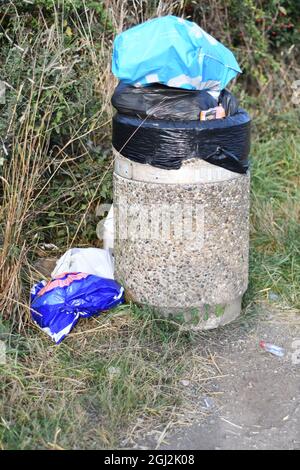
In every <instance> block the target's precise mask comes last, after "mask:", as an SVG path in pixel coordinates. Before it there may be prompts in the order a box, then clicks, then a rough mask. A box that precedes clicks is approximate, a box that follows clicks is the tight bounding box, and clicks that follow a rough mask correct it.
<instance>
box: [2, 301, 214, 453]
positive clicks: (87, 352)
mask: <svg viewBox="0 0 300 470" xmlns="http://www.w3.org/2000/svg"><path fill="white" fill-rule="evenodd" d="M1 337H2V339H3V340H6V341H7V343H8V347H7V364H6V365H5V366H0V367H1V373H2V402H1V405H0V415H1V423H0V446H1V447H2V448H5V449H16V448H17V449H28V448H35V449H38V448H49V449H53V448H72V449H78V448H82V449H85V448H105V447H110V448H111V447H114V446H118V445H120V442H122V444H123V446H127V447H128V446H132V445H133V444H134V443H135V442H136V440H137V439H139V438H141V437H145V435H146V434H145V433H146V430H150V429H151V431H152V432H155V431H156V433H157V439H158V438H159V436H160V434H161V432H162V431H163V429H164V427H165V426H170V424H173V425H174V424H175V423H176V422H177V421H178V420H180V421H181V422H183V418H182V417H181V415H180V413H181V404H182V398H183V395H184V394H185V387H184V386H183V385H182V384H181V380H182V379H188V380H189V381H190V383H191V385H194V386H195V387H196V389H197V393H199V391H200V389H202V391H203V390H205V379H209V378H211V377H212V376H214V375H217V373H218V372H217V369H216V367H215V365H214V363H213V362H212V360H211V359H203V361H199V351H198V350H197V345H195V344H194V345H193V344H192V343H191V340H190V338H189V337H188V336H187V335H179V334H178V331H176V330H172V329H171V328H170V327H169V326H168V325H167V326H166V325H164V324H159V325H158V322H157V320H154V319H153V318H152V317H151V315H150V314H147V313H146V312H143V315H142V317H141V312H140V311H139V310H137V309H136V308H134V309H133V312H132V311H130V310H129V308H128V307H125V308H124V307H123V308H122V309H118V310H117V311H116V312H115V313H112V314H110V315H109V317H108V318H102V319H101V318H99V319H92V320H91V321H89V322H86V323H85V322H84V321H83V322H82V323H81V325H80V326H79V327H78V328H77V329H76V331H75V332H74V333H73V334H72V335H71V336H70V338H69V340H68V341H67V342H64V343H63V344H62V345H61V346H60V347H55V346H54V345H52V344H51V343H49V341H48V340H47V339H46V338H45V337H44V336H43V335H41V334H40V333H39V332H38V331H37V330H35V329H29V330H28V331H27V333H26V335H25V336H24V335H19V334H16V333H13V334H11V332H10V329H9V325H7V326H5V324H3V325H2V333H1ZM187 348H188V351H187ZM200 357H201V356H200ZM200 379H201V381H200ZM3 398H5V399H4V400H3ZM186 399H188V398H186ZM185 411H186V406H185ZM184 419H185V421H186V422H187V421H188V415H186V417H185V418H184ZM79 430H80V432H79ZM79 436H80V437H79Z"/></svg>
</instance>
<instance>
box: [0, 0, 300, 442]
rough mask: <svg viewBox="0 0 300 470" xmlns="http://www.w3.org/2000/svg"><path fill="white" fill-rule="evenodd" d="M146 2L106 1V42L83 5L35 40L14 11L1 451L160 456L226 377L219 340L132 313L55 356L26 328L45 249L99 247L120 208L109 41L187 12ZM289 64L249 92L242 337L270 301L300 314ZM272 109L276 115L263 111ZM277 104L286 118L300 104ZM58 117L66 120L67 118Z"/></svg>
mask: <svg viewBox="0 0 300 470" xmlns="http://www.w3.org/2000/svg"><path fill="white" fill-rule="evenodd" d="M83 3H84V2H83ZM150 3H151V2H138V1H133V2H130V5H131V8H130V10H129V7H128V2H124V1H120V0H112V1H109V2H108V1H107V2H105V4H106V7H107V8H106V12H107V15H108V16H107V19H106V20H105V21H104V24H102V23H101V28H102V27H103V30H102V29H101V28H100V27H99V24H98V23H97V22H96V25H98V27H99V31H97V34H96V37H97V39H95V13H94V12H93V10H91V9H90V10H87V9H86V10H85V11H84V14H82V12H79V10H78V9H76V8H74V14H73V16H72V18H71V19H70V18H67V19H66V20H67V24H65V22H64V18H62V17H61V13H60V14H58V12H57V13H56V14H55V15H54V22H53V23H52V24H50V23H49V22H47V18H45V17H44V16H43V14H42V13H40V14H39V16H38V18H37V22H38V25H39V27H38V30H39V33H38V34H36V35H35V36H34V37H32V36H31V31H30V28H28V25H27V27H26V24H25V25H24V22H23V19H22V18H21V17H20V16H18V15H17V14H16V17H15V24H14V30H13V33H14V34H13V35H12V37H13V39H11V38H10V40H11V41H12V44H11V47H9V48H7V49H6V55H5V64H3V65H1V72H2V74H3V75H4V76H6V75H8V77H6V79H7V82H8V85H9V86H10V88H9V93H8V102H7V110H8V111H7V115H5V113H6V108H5V109H4V110H3V109H2V110H1V112H2V114H3V116H4V118H3V119H2V117H3V116H2V115H1V119H0V131H1V137H2V136H4V143H5V145H6V148H7V151H8V156H7V155H6V156H5V164H4V166H3V173H2V176H1V183H2V187H3V189H2V193H1V208H0V218H1V220H0V222H1V224H0V226H1V232H0V238H1V249H0V309H1V313H2V318H1V321H0V339H1V340H3V341H4V342H5V344H6V345H7V356H6V357H7V363H6V364H5V365H0V372H1V392H0V393H1V396H0V448H3V449H14V448H19V449H24V448H26V449H28V448H30V449H32V448H35V449H36V448H47V449H61V448H66V449H70V448H72V449H73V448H74V449H76V448H83V449H84V448H102V447H116V446H120V445H123V446H125V447H126V446H127V447H132V446H134V445H135V444H136V442H141V441H143V439H145V438H146V440H147V439H149V440H151V441H153V442H154V446H155V445H157V444H159V443H161V442H162V440H163V439H164V437H165V435H166V433H167V432H168V431H170V430H171V429H172V427H174V426H176V425H179V424H186V423H188V422H190V421H191V420H193V419H194V418H195V417H197V419H199V417H200V416H201V413H204V411H203V410H201V409H199V406H198V405H199V397H201V396H202V395H208V394H212V391H211V389H210V387H209V383H210V380H211V378H215V379H217V377H218V376H220V375H222V374H223V373H224V372H223V371H220V370H218V360H217V358H214V357H212V356H211V355H210V353H209V350H207V351H206V350H205V348H204V347H203V346H202V345H203V344H204V345H206V346H207V345H208V344H209V341H208V337H209V338H210V340H211V341H213V338H214V337H215V335H213V334H212V335H211V336H209V335H208V334H206V335H199V336H190V335H189V334H188V333H180V334H179V332H178V330H177V329H176V328H175V327H174V325H172V324H171V323H168V322H159V321H157V320H155V319H153V318H152V316H151V314H150V313H149V312H147V311H140V310H139V309H137V308H136V307H134V306H132V307H129V306H126V307H122V308H119V309H117V310H116V311H114V312H112V313H111V314H110V315H108V316H106V317H103V318H101V317H100V318H98V319H89V320H88V321H82V322H81V323H80V324H79V325H78V327H76V329H75V331H74V332H73V333H72V334H71V335H70V337H69V338H68V339H67V340H66V341H64V342H63V343H62V344H61V345H60V346H59V347H56V346H54V345H52V344H51V343H50V342H49V340H48V338H47V337H45V336H44V335H43V334H42V333H41V332H40V331H39V330H38V329H37V328H36V327H35V326H34V325H33V324H32V323H30V321H29V320H30V315H29V307H28V294H29V289H30V286H31V285H32V284H33V282H34V281H35V280H37V278H38V277H39V273H37V272H36V269H35V268H34V266H33V265H34V261H35V260H36V258H37V257H39V256H41V253H42V254H43V256H44V255H45V256H47V255H49V253H48V252H47V249H45V248H44V247H45V246H46V243H54V244H56V245H58V250H57V254H58V253H59V252H63V251H65V250H66V249H67V248H68V247H70V246H72V245H74V244H77V245H81V246H86V245H91V244H92V245H95V246H98V243H99V242H98V241H97V239H96V235H95V227H96V222H97V220H96V218H95V215H94V214H95V209H96V205H97V204H98V202H102V201H109V200H110V198H111V175H110V173H111V166H112V160H111V158H110V148H109V143H108V142H109V141H110V137H109V136H110V118H111V114H112V110H111V107H110V102H109V100H110V96H111V94H112V90H113V88H114V85H115V80H114V79H113V78H112V76H111V74H110V54H111V45H112V41H111V39H112V31H114V32H118V31H121V30H122V28H123V27H124V25H130V24H133V23H136V22H138V21H141V20H144V19H146V18H148V17H150V16H156V15H157V14H167V13H171V12H172V13H176V14H181V12H182V8H183V4H184V2H181V1H164V2H162V1H159V2H157V9H156V10H153V9H152V10H151V11H150ZM206 3H207V2H206ZM219 3H220V2H216V1H214V0H211V2H210V5H209V6H210V10H209V11H210V14H209V13H206V14H205V15H204V27H206V28H207V29H208V30H212V28H213V25H216V24H217V25H218V27H219V28H220V34H221V35H222V34H223V36H224V38H226V40H228V41H230V39H231V38H230V35H229V33H228V31H227V30H226V28H225V29H224V30H222V28H223V27H224V25H223V18H226V14H228V12H226V8H225V10H224V15H225V16H224V15H223V13H222V15H221V16H220V11H223V10H220V9H218V8H217V7H218V4H219ZM142 4H143V5H142ZM11 5H13V2H10V6H8V7H7V8H10V7H11ZM4 22H5V14H3V15H2V16H1V17H0V25H1V26H2V25H3V24H4ZM69 35H71V36H70V37H69ZM72 38H74V41H73V39H72ZM8 42H10V41H8ZM15 45H16V46H15ZM244 52H245V51H244ZM247 54H249V56H251V50H250V51H247ZM245 57H248V55H245ZM248 58H249V57H248ZM285 59H286V57H285V58H284V60H285ZM262 62H263V61H262ZM292 67H293V65H292V62H290V63H289V65H288V67H286V64H283V66H282V67H281V68H280V70H278V71H277V73H276V74H274V73H271V72H270V73H269V75H268V77H269V78H268V81H267V82H266V83H265V84H264V85H263V86H262V87H261V89H260V90H259V93H258V99H254V98H253V97H252V98H249V97H248V96H247V94H246V93H245V92H244V91H243V90H240V91H241V93H240V95H241V98H242V101H243V103H244V104H245V105H246V107H247V108H250V109H251V110H253V113H252V114H256V115H258V116H260V117H259V120H258V122H257V126H256V128H255V129H254V134H255V139H254V146H253V168H252V175H253V179H252V181H253V194H252V201H253V203H252V246H251V284H250V289H249V293H248V296H247V298H246V300H245V310H246V313H247V312H248V311H249V312H248V313H247V315H246V317H245V318H246V320H244V318H243V320H242V322H241V323H236V324H235V325H233V326H232V328H233V329H236V334H237V335H238V334H239V333H240V331H241V328H242V325H243V322H244V321H245V322H248V318H249V317H251V314H252V313H251V312H252V305H253V303H254V302H259V301H261V299H263V300H264V301H268V300H270V298H269V297H270V294H271V293H272V294H275V295H276V296H277V297H276V299H277V300H276V301H275V302H274V301H273V304H274V305H276V306H277V307H276V308H278V315H280V316H283V317H284V318H285V319H286V321H289V322H296V321H297V322H298V316H297V313H296V310H291V306H293V308H295V307H299V289H298V286H299V266H300V262H299V233H298V229H297V227H298V224H299V156H298V153H299V139H298V135H297V126H298V122H299V117H298V114H297V112H296V111H295V110H292V112H290V113H289V114H283V115H280V113H279V115H276V113H275V112H276V106H277V103H278V102H277V101H276V99H275V98H274V97H275V96H281V97H283V96H284V97H287V98H288V97H289V96H290V92H291V90H290V89H289V88H288V82H289V80H290V78H291V74H290V75H288V74H289V73H290V72H291V70H292ZM270 70H271V69H270ZM295 71H296V69H295ZM80 80H81V81H80ZM280 81H281V85H280V86H279V87H278V83H279V82H280ZM85 82H86V83H87V84H88V86H87V88H88V87H90V88H91V89H92V93H91V94H92V95H93V97H95V96H96V97H97V106H96V107H95V109H94V108H93V106H94V105H95V99H94V101H92V100H89V97H90V96H91V94H90V95H89V93H88V92H84V93H82V91H81V87H82V88H84V85H85ZM267 99H269V100H270V102H269V110H272V113H273V114H271V115H269V114H268V113H266V111H265V110H263V112H261V107H260V106H259V103H260V102H261V101H263V104H264V105H265V102H266V101H267ZM85 101H86V102H85ZM79 105H80V108H79ZM281 105H282V108H281V109H284V110H285V112H286V111H287V109H292V107H293V105H292V104H291V103H290V102H287V101H286V102H282V103H281ZM77 106H78V110H77ZM255 109H256V111H255ZM61 110H63V111H61ZM60 111H61V112H63V113H65V114H63V116H64V117H65V116H66V115H67V116H69V117H68V118H67V119H62V120H60V118H59V113H60ZM68 113H69V114H68ZM274 113H275V114H274ZM2 121H4V122H5V128H2V127H1V125H2ZM54 130H55V132H54ZM4 134H5V135H4ZM54 134H55V139H56V140H53V135H54ZM292 311H293V312H294V313H293V315H291V312H292ZM24 325H25V328H23V326H24ZM20 330H21V332H20ZM216 340H217V339H216ZM182 380H188V381H189V386H184V385H183V384H182V383H181V381H182Z"/></svg>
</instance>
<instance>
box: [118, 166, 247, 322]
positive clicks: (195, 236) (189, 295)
mask: <svg viewBox="0 0 300 470" xmlns="http://www.w3.org/2000/svg"><path fill="white" fill-rule="evenodd" d="M166 171H167V170H166ZM230 173H231V178H230V179H227V180H224V181H218V182H209V183H193V184H159V183H152V182H151V183H149V182H143V181H135V180H130V179H127V178H123V177H121V176H119V175H117V174H116V173H114V207H115V216H114V217H115V241H114V255H115V276H116V279H117V280H118V281H119V282H121V283H122V285H123V286H124V288H125V291H126V293H127V298H129V299H132V300H133V301H134V302H136V303H138V304H145V305H148V306H151V307H153V308H154V309H155V310H156V311H157V312H160V314H163V315H167V316H168V315H172V316H173V317H175V318H178V319H181V320H182V323H183V324H184V323H186V324H187V323H191V324H192V325H194V326H193V327H195V328H197V329H210V328H215V327H217V326H219V325H223V324H226V323H228V322H230V321H232V320H233V319H234V318H235V317H237V316H238V315H239V314H240V308H241V299H242V295H243V294H244V292H245V291H246V289H247V285H248V252H249V199H250V198H249V190H250V176H249V174H247V175H240V174H237V173H233V172H230ZM124 201H125V205H126V207H127V208H130V207H136V208H138V209H137V210H136V211H134V210H133V211H130V210H129V211H126V210H125V212H124ZM161 205H169V206H170V208H171V209H170V210H171V216H170V219H171V225H170V231H169V234H170V236H162V233H161V232H160V235H159V236H158V237H156V238H155V237H153V235H151V236H147V231H144V232H145V233H146V234H145V233H144V232H143V235H142V236H131V235H130V232H132V231H130V230H128V233H127V234H124V228H125V229H126V228H128V227H130V226H135V227H136V226H137V225H138V224H140V228H142V227H143V226H146V225H147V224H148V226H149V224H150V226H151V227H152V226H153V227H154V226H155V224H156V227H158V229H161V228H162V226H163V222H165V221H166V219H167V216H166V215H164V213H162V214H161V211H160V210H159V207H160V206H161ZM183 205H184V207H198V208H200V209H199V210H198V212H197V214H198V215H195V213H193V214H194V215H193V224H192V226H191V227H190V229H185V230H184V233H183V234H182V233H181V236H178V235H177V236H176V223H177V222H176V211H178V208H182V207H183ZM153 206H155V207H156V206H157V208H158V209H157V210H152V211H151V210H147V208H149V207H151V208H153ZM122 208H123V209H122ZM172 208H173V209H172ZM172 210H173V212H172ZM179 212H180V210H179ZM125 213H126V217H127V218H126V220H125ZM201 214H202V215H201ZM195 217H198V219H197V221H196V224H195ZM199 218H200V224H199ZM132 224H133V225H132ZM151 224H153V225H151ZM195 225H196V229H195ZM125 231H126V230H125ZM152 232H153V231H152ZM152 232H151V233H152ZM141 233H142V232H140V234H141Z"/></svg>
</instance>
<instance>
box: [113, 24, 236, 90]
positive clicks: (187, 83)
mask: <svg viewBox="0 0 300 470" xmlns="http://www.w3.org/2000/svg"><path fill="white" fill-rule="evenodd" d="M112 71H113V73H114V75H115V76H116V77H118V78H119V79H120V80H122V81H124V83H127V84H130V85H135V86H147V85H149V84H151V83H162V84H164V85H167V86H169V87H176V88H185V89H188V90H219V91H220V90H222V89H223V88H225V87H226V85H227V83H228V82H229V81H230V80H232V79H233V78H234V77H235V76H236V75H237V74H238V73H239V72H241V69H240V67H239V65H238V63H237V61H236V59H235V57H234V55H233V53H232V52H231V51H230V50H229V49H227V48H226V47H225V46H223V45H222V44H221V43H220V42H218V41H217V40H216V39H215V38H213V37H212V36H210V35H209V34H208V33H206V32H205V31H204V30H203V29H201V28H200V27H199V26H198V25H197V24H196V23H192V22H191V21H187V20H184V19H183V18H177V17H176V16H171V15H168V16H163V17H160V18H155V19H152V20H149V21H146V22H145V23H142V24H140V25H137V26H135V27H133V28H130V29H128V30H127V31H124V32H123V33H121V34H119V35H118V36H117V37H116V38H115V41H114V48H113V59H112Z"/></svg>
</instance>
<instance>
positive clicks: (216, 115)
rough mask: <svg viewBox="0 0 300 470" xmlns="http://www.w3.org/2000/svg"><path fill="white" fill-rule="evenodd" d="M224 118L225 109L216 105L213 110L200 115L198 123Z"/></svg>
mask: <svg viewBox="0 0 300 470" xmlns="http://www.w3.org/2000/svg"><path fill="white" fill-rule="evenodd" d="M224 117H225V109H224V108H223V106H221V105H218V106H216V107H215V108H209V109H206V110H205V111H201V113H200V121H212V120H213V119H222V118H224Z"/></svg>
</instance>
